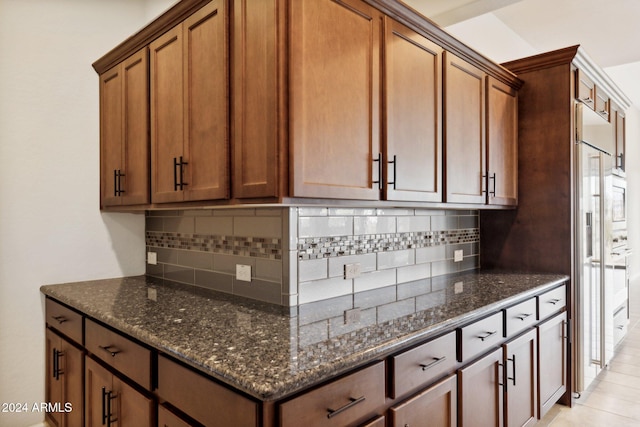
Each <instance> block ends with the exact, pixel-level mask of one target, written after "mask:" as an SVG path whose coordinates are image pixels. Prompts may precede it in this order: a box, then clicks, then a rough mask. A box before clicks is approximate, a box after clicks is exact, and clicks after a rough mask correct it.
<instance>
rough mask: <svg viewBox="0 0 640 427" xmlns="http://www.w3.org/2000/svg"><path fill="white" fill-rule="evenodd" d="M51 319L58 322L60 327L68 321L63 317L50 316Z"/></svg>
mask: <svg viewBox="0 0 640 427" xmlns="http://www.w3.org/2000/svg"><path fill="white" fill-rule="evenodd" d="M51 317H52V318H53V320H56V321H57V322H58V324H59V325H62V324H63V323H64V322H66V321H67V320H69V319H67V318H66V317H64V316H51Z"/></svg>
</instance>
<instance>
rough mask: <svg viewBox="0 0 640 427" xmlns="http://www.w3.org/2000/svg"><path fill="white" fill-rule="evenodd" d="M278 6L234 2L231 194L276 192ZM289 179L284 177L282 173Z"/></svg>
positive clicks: (280, 133)
mask: <svg viewBox="0 0 640 427" xmlns="http://www.w3.org/2000/svg"><path fill="white" fill-rule="evenodd" d="M280 13H282V12H281V8H278V6H277V1H275V0H269V1H267V0H262V1H259V2H256V1H251V0H241V1H234V2H233V36H234V42H233V51H232V55H233V56H232V59H231V61H232V63H233V67H234V72H233V75H232V79H233V84H232V87H231V90H232V92H233V93H232V95H231V96H232V98H233V103H232V107H233V114H232V119H231V120H232V125H233V132H232V134H233V150H232V156H233V161H232V165H233V197H234V198H251V197H276V196H278V195H279V193H278V190H279V189H278V184H279V181H278V178H279V176H280V170H279V169H280V166H281V162H284V161H286V156H284V159H280V158H279V156H278V148H279V142H280V141H283V142H284V141H285V138H286V130H285V129H284V126H283V125H284V122H285V121H284V120H280V121H279V120H278V118H279V116H281V115H282V114H283V111H284V110H285V108H284V102H285V97H284V93H283V92H284V91H281V92H278V86H279V85H280V84H281V82H280V79H282V78H283V76H284V75H285V73H284V70H283V68H284V65H283V64H284V61H279V60H278V58H281V57H280V56H279V55H280V53H281V52H280V50H279V49H277V47H278V46H280V45H279V44H278V43H277V41H278V38H279V35H280V33H279V32H278V26H277V22H278V19H281V17H280ZM284 166H285V167H286V165H284ZM283 179H284V181H285V182H288V179H287V178H284V177H283Z"/></svg>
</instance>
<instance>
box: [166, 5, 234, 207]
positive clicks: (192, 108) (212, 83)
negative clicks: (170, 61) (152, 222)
mask: <svg viewBox="0 0 640 427" xmlns="http://www.w3.org/2000/svg"><path fill="white" fill-rule="evenodd" d="M223 6H224V1H222V0H214V1H212V2H211V3H209V4H207V5H206V6H204V7H203V8H202V9H201V10H199V11H198V12H196V13H194V14H193V15H192V16H190V17H189V18H188V19H187V20H186V21H185V22H184V23H183V31H184V33H183V34H184V50H185V51H184V100H185V101H184V102H185V106H186V108H185V109H184V111H183V112H184V114H185V125H184V129H185V135H184V138H185V142H186V144H185V147H184V158H183V160H184V161H185V162H186V163H187V164H186V165H185V166H183V168H184V171H183V182H182V183H183V184H184V190H185V200H210V199H224V198H228V197H229V74H228V69H229V65H228V64H229V58H228V54H227V52H228V47H227V45H228V43H227V33H228V29H227V12H226V10H224V7H223ZM177 119H178V118H177V117H176V118H174V121H176V120H177Z"/></svg>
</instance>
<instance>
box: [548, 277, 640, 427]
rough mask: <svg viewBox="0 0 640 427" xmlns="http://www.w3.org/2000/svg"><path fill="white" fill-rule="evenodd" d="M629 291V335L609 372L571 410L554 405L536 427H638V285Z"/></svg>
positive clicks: (639, 341) (639, 362)
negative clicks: (630, 293)
mask: <svg viewBox="0 0 640 427" xmlns="http://www.w3.org/2000/svg"><path fill="white" fill-rule="evenodd" d="M631 292H632V296H631V301H632V303H631V307H630V313H631V316H630V318H631V322H630V324H629V332H628V334H627V336H626V338H625V339H624V341H623V342H622V343H621V344H620V346H619V347H618V348H617V349H616V355H615V356H614V358H613V360H612V361H611V363H610V364H609V367H608V369H607V370H606V371H604V372H602V373H601V375H600V376H599V377H598V378H597V379H596V380H595V381H594V382H593V384H592V385H591V386H590V387H589V389H588V390H587V391H586V392H584V393H583V394H582V396H581V398H580V399H576V400H574V403H575V404H574V406H573V408H571V409H569V408H567V407H566V406H562V405H555V406H554V407H553V408H552V409H551V410H550V411H549V412H548V413H547V414H546V415H545V417H544V418H543V419H542V420H540V421H539V422H538V423H537V424H536V425H535V427H546V426H550V427H565V426H580V427H590V426H593V427H610V426H611V427H613V426H615V427H621V426H640V300H639V299H638V297H640V283H636V284H634V285H632V287H631ZM634 302H635V303H634Z"/></svg>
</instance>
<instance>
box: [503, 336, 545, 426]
mask: <svg viewBox="0 0 640 427" xmlns="http://www.w3.org/2000/svg"><path fill="white" fill-rule="evenodd" d="M503 347H504V371H505V375H504V378H503V381H504V384H505V385H504V392H505V393H504V405H505V418H504V419H505V426H506V427H516V426H518V427H520V426H532V425H534V424H535V423H536V421H537V419H538V417H537V414H538V403H537V402H538V376H537V375H538V372H537V366H538V363H537V362H538V360H537V357H538V345H537V335H536V330H535V329H531V330H530V331H529V332H527V333H525V334H523V335H521V336H520V337H518V338H516V339H514V340H512V341H510V342H508V343H506V344H505V345H504V346H503Z"/></svg>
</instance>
